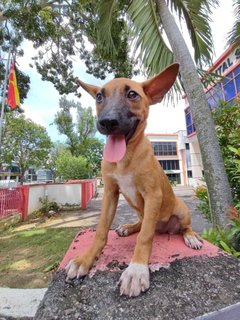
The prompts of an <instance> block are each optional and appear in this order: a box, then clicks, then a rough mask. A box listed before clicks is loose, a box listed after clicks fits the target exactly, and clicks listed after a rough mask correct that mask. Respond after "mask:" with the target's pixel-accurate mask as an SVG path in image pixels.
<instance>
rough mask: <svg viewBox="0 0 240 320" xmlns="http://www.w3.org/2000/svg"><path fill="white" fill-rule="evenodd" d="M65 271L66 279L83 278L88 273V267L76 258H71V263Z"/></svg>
mask: <svg viewBox="0 0 240 320" xmlns="http://www.w3.org/2000/svg"><path fill="white" fill-rule="evenodd" d="M65 271H66V272H67V278H66V280H67V281H68V280H70V279H74V278H81V277H83V276H85V275H86V274H87V273H88V268H87V267H85V266H84V265H83V264H79V263H77V262H75V261H74V260H70V261H69V263H68V264H67V265H66V267H65Z"/></svg>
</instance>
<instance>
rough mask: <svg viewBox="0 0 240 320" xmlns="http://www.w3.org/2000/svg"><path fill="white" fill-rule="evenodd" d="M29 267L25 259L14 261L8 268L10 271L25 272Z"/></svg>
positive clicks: (29, 264)
mask: <svg viewBox="0 0 240 320" xmlns="http://www.w3.org/2000/svg"><path fill="white" fill-rule="evenodd" d="M30 267H31V263H30V262H29V261H28V260H27V259H22V260H18V261H15V262H14V263H12V264H11V265H10V267H9V269H10V270H19V271H20V270H25V269H29V268H30Z"/></svg>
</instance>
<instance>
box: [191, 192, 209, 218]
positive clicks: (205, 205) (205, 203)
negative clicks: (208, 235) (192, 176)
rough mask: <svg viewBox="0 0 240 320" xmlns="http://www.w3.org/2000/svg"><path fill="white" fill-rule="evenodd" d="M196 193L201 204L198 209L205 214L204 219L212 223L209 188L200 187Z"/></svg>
mask: <svg viewBox="0 0 240 320" xmlns="http://www.w3.org/2000/svg"><path fill="white" fill-rule="evenodd" d="M194 192H195V196H196V197H197V198H198V199H199V200H200V203H199V204H198V205H197V209H198V210H199V211H201V212H202V213H203V215H204V217H205V218H206V219H207V220H208V221H209V222H212V215H211V210H210V205H209V197H208V190H207V188H206V187H205V186H198V187H197V188H196V189H195V190H194Z"/></svg>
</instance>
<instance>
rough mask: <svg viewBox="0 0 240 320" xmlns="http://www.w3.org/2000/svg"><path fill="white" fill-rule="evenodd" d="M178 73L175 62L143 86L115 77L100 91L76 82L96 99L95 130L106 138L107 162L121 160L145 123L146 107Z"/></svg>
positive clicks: (157, 99)
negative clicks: (96, 118) (136, 133)
mask: <svg viewBox="0 0 240 320" xmlns="http://www.w3.org/2000/svg"><path fill="white" fill-rule="evenodd" d="M178 71H179V64H177V63H175V64H172V65H171V66H169V67H168V68H166V69H165V70H163V71H162V72H161V73H160V74H158V75H156V76H155V77H153V78H151V79H149V80H146V81H144V82H142V83H139V82H136V81H133V80H130V79H126V78H117V79H113V80H111V81H110V82H108V83H106V84H105V85H104V86H103V87H102V88H101V87H98V86H93V85H89V84H86V83H84V82H82V81H80V80H77V82H78V84H79V85H80V86H81V87H82V88H83V89H84V90H86V91H87V92H88V93H89V94H90V95H91V96H92V97H93V98H94V99H95V100H96V109H97V117H98V120H97V128H98V130H99V132H100V133H102V134H104V135H107V136H108V140H107V144H106V147H105V150H104V158H105V159H106V160H107V161H110V162H117V161H120V160H121V159H122V158H123V157H124V155H125V152H126V145H127V144H128V142H129V141H130V140H131V138H132V137H133V136H134V133H135V132H136V130H137V128H138V127H139V124H140V123H145V122H146V119H147V117H148V110H149V105H152V104H155V103H157V102H160V101H161V100H162V99H163V97H164V95H165V94H166V93H167V92H168V90H169V89H170V88H171V87H172V85H173V83H174V82H175V80H176V77H177V75H178ZM144 127H145V125H144Z"/></svg>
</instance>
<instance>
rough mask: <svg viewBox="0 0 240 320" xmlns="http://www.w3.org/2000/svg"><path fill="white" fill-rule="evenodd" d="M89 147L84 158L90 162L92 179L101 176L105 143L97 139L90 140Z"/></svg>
mask: <svg viewBox="0 0 240 320" xmlns="http://www.w3.org/2000/svg"><path fill="white" fill-rule="evenodd" d="M88 144H89V145H88V147H87V148H86V150H85V153H84V156H85V157H86V159H87V161H88V167H89V175H90V177H93V176H95V177H96V176H98V175H100V174H101V163H102V158H103V156H102V153H103V146H104V145H103V142H102V141H100V140H99V139H97V138H91V139H88Z"/></svg>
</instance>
